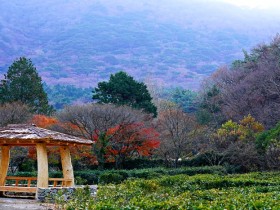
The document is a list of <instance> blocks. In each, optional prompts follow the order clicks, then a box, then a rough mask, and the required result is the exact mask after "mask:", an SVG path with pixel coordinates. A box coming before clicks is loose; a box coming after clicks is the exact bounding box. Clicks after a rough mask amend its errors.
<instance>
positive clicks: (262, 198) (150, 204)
mask: <svg viewBox="0 0 280 210" xmlns="http://www.w3.org/2000/svg"><path fill="white" fill-rule="evenodd" d="M279 175H280V172H276V173H250V174H242V175H238V174H237V175H222V176H221V175H217V174H198V175H194V176H188V175H184V174H181V175H175V176H170V175H165V176H162V177H158V178H154V179H148V180H146V179H132V180H126V181H124V182H122V183H121V184H117V185H112V184H110V185H102V186H99V189H98V193H97V197H94V198H93V199H92V200H91V201H90V202H88V201H85V203H84V204H81V203H82V202H81V199H77V198H74V199H73V201H70V202H69V204H65V207H66V209H71V208H67V207H70V203H71V205H72V206H73V203H75V202H77V204H78V203H79V205H80V206H86V207H87V209H176V210H177V209H279V208H280V203H279V199H280V194H279V190H280V187H279V186H280V176H279ZM85 193H86V192H85ZM75 200H76V201H75ZM86 204H87V205H86Z"/></svg>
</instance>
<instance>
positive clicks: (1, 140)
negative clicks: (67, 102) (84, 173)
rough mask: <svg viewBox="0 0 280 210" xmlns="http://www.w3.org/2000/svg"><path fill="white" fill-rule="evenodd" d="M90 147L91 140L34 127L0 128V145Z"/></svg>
mask: <svg viewBox="0 0 280 210" xmlns="http://www.w3.org/2000/svg"><path fill="white" fill-rule="evenodd" d="M37 143H46V144H47V145H54V146H60V145H91V144H93V141H92V140H89V139H83V138H79V137H76V136H71V135H68V134H64V133H60V132H57V131H52V130H47V129H44V128H39V127H36V126H34V125H27V124H17V125H8V126H7V127H4V128H0V145H17V146H21V145H36V144H37Z"/></svg>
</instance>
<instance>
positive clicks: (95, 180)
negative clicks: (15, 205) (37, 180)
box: [14, 166, 227, 185]
mask: <svg viewBox="0 0 280 210" xmlns="http://www.w3.org/2000/svg"><path fill="white" fill-rule="evenodd" d="M226 173H227V172H226V169H225V168H224V167H222V166H211V167H210V166H204V167H184V168H176V169H169V168H149V169H133V170H103V171H100V170H88V171H75V177H76V181H78V182H77V184H89V185H91V184H108V183H114V184H118V183H121V182H122V181H124V180H126V179H132V178H143V179H151V178H157V177H161V176H164V175H172V176H173V175H178V174H186V175H190V176H193V175H196V174H218V175H224V174H226ZM14 175H15V176H37V175H36V172H18V173H17V174H14ZM50 177H54V178H58V177H62V173H61V172H50ZM81 182H82V183H81Z"/></svg>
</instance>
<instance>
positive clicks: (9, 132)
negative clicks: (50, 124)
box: [0, 124, 92, 193]
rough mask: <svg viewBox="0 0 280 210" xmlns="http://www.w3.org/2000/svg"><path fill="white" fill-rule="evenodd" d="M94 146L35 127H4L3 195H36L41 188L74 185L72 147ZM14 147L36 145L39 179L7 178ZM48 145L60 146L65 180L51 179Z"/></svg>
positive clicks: (0, 148) (0, 143)
mask: <svg viewBox="0 0 280 210" xmlns="http://www.w3.org/2000/svg"><path fill="white" fill-rule="evenodd" d="M91 144H92V141H91V140H86V139H81V138H77V137H74V136H71V135H66V134H63V133H59V132H55V131H51V130H47V129H43V128H39V127H36V126H35V125H26V124H12V125H8V126H7V127H4V128H0V192H27V193H36V192H37V188H48V187H59V186H61V187H72V186H74V172H73V167H72V163H71V156H70V150H69V147H70V146H76V145H91ZM13 146H36V150H37V163H38V175H37V177H12V176H7V172H8V168H9V161H10V148H11V147H13ZM47 146H59V147H60V155H61V163H62V171H63V178H49V171H48V155H47Z"/></svg>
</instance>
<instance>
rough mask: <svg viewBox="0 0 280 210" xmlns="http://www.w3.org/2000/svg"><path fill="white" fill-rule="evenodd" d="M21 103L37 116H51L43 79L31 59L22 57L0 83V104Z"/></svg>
mask: <svg viewBox="0 0 280 210" xmlns="http://www.w3.org/2000/svg"><path fill="white" fill-rule="evenodd" d="M14 101H21V102H22V103H24V104H26V105H28V106H29V107H30V108H31V109H32V112H34V113H37V114H51V113H52V112H53V108H52V106H50V105H49V104H48V98H47V94H46V92H45V91H44V89H43V85H42V80H41V77H40V76H39V75H38V73H37V70H36V68H35V67H34V65H33V64H32V62H31V60H30V59H26V58H25V57H21V58H19V59H18V60H16V61H14V62H13V64H12V65H11V66H10V67H9V69H8V72H7V74H6V75H5V79H4V80H2V81H1V83H0V103H1V104H4V103H10V102H14Z"/></svg>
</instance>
